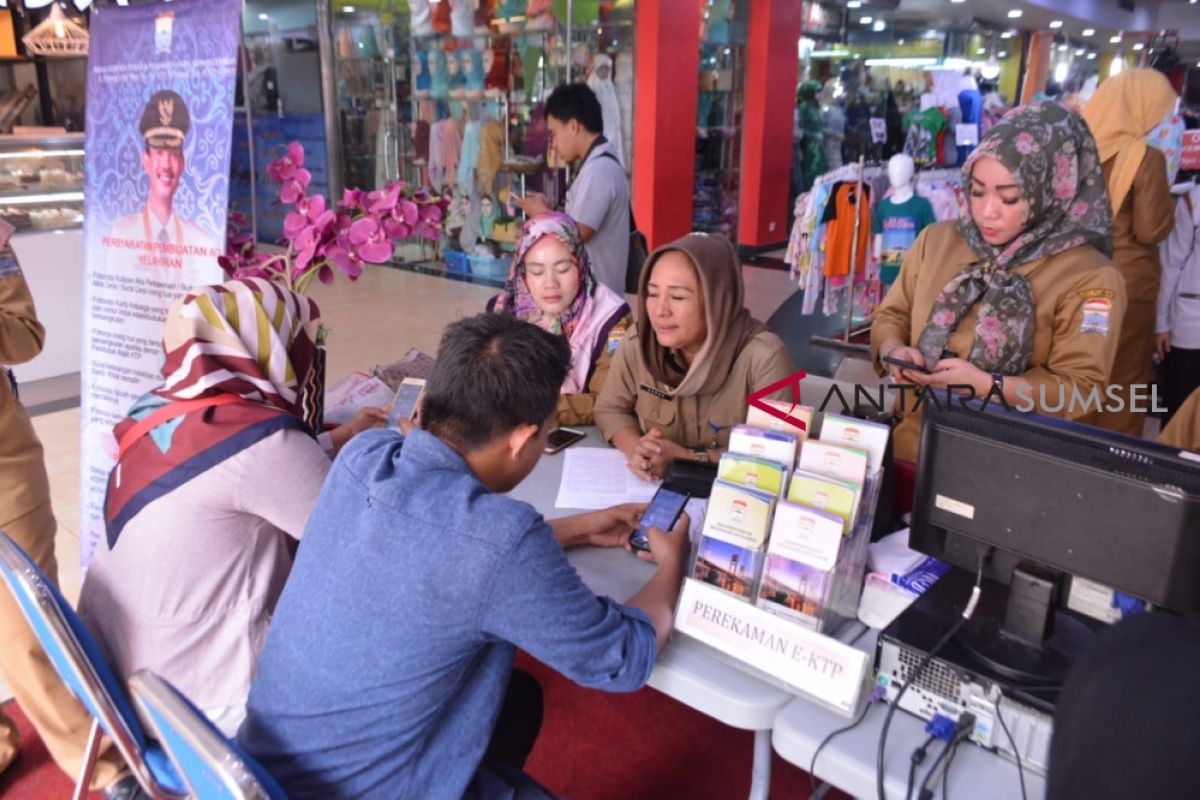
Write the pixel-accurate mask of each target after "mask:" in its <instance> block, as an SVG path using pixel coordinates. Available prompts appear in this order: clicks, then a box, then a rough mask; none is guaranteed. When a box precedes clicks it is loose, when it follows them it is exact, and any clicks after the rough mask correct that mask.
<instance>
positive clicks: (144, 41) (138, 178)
mask: <svg viewBox="0 0 1200 800" xmlns="http://www.w3.org/2000/svg"><path fill="white" fill-rule="evenodd" d="M241 9H242V2H241V0H177V1H176V2H174V3H170V4H162V3H160V4H156V5H153V6H134V7H128V8H125V7H105V8H102V9H97V10H96V11H95V12H94V13H93V15H92V23H91V31H90V32H91V50H90V53H89V57H88V84H87V93H88V94H87V96H88V103H87V125H86V145H85V146H86V150H87V175H86V185H85V198H86V199H85V203H86V206H85V211H84V234H83V235H84V250H85V253H86V256H85V277H84V314H85V320H84V348H83V353H84V357H83V370H82V392H83V397H82V436H83V443H82V448H81V452H82V458H81V471H82V474H81V482H80V492H81V495H82V497H81V509H80V513H81V520H80V530H79V543H80V560H81V562H82V564H83V565H84V567H85V568H86V566H87V563H88V561H89V560H90V559H91V554H92V550H93V548H94V547H95V546H96V544H97V542H99V541H101V539H102V538H103V531H104V522H103V504H104V493H105V488H106V483H107V480H108V474H109V471H110V470H111V469H112V466H113V464H114V463H115V459H116V451H117V443H116V441H115V440H114V438H113V432H112V431H113V426H114V425H115V424H116V423H117V422H119V421H120V420H121V419H123V418H124V417H125V416H126V415H127V414H128V413H129V409H130V407H131V406H132V405H133V403H134V401H135V400H136V399H137V398H138V397H140V396H141V395H142V394H144V393H145V392H147V391H149V390H150V389H152V388H154V386H155V385H156V384H158V383H159V382H160V381H161V378H162V376H161V373H160V364H161V361H162V335H163V321H164V320H165V318H166V314H167V310H168V309H169V308H170V307H171V305H172V304H173V303H175V301H176V300H178V299H179V298H180V297H181V296H182V295H183V294H185V293H186V292H187V290H188V289H190V288H191V287H193V286H198V285H204V284H210V283H218V282H220V281H221V279H222V272H221V268H220V266H219V265H218V263H217V257H218V256H220V255H221V254H223V253H224V251H225V246H224V242H225V222H226V212H227V208H228V199H229V151H230V141H231V136H232V125H233V102H234V87H235V81H236V77H237V54H238V46H239V43H240V39H241Z"/></svg>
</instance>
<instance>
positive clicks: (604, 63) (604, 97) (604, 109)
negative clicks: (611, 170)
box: [587, 54, 628, 167]
mask: <svg viewBox="0 0 1200 800" xmlns="http://www.w3.org/2000/svg"><path fill="white" fill-rule="evenodd" d="M587 85H588V86H589V87H591V90H592V91H593V92H594V93H595V95H596V99H597V100H599V101H600V112H601V115H602V116H603V119H604V138H605V139H608V141H609V145H610V146H611V148H612V153H613V155H614V156H616V157H617V161H618V162H620V164H621V166H622V167H626V166H628V165H627V164H626V161H625V148H624V144H623V142H622V136H621V104H620V103H619V102H618V101H617V88H616V86H614V85H613V62H612V59H611V58H609V57H608V56H606V55H603V54H601V55H598V56H596V57H595V58H593V59H592V71H591V74H589V75H588V79H587Z"/></svg>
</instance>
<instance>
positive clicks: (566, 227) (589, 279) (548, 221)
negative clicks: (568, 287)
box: [494, 211, 596, 339]
mask: <svg viewBox="0 0 1200 800" xmlns="http://www.w3.org/2000/svg"><path fill="white" fill-rule="evenodd" d="M544 236H556V237H558V239H559V241H561V242H562V243H563V245H565V246H566V248H567V249H568V250H570V251H571V254H572V255H573V256H574V257H575V266H576V268H577V269H578V270H579V293H578V294H576V295H575V299H574V300H573V301H571V305H570V306H568V307H567V309H566V310H565V311H563V312H562V313H561V314H553V315H550V314H546V313H544V312H543V311H542V310H541V309H540V308H539V307H538V304H537V303H536V302H535V301H534V299H533V295H531V294H530V293H529V287H528V286H527V285H526V284H525V257H526V256H527V255H529V251H530V250H531V249H533V246H534V245H535V244H537V243H538V242H540V241H541V240H542V237H544ZM595 291H596V279H595V277H593V275H592V268H591V264H590V263H589V262H588V255H587V249H586V248H585V247H584V246H583V235H582V234H581V233H580V232H579V226H578V225H577V224H576V223H575V220H573V219H571V218H570V217H568V216H567V215H566V214H563V213H561V212H559V211H547V212H546V213H545V214H538V215H537V216H535V217H530V218H529V219H528V220H526V221H525V224H524V225H523V226H522V227H521V239H520V241H519V242H518V244H517V252H516V254H515V255H514V256H513V260H512V266H511V267H509V269H508V280H507V281H506V282H505V284H504V293H503V294H501V295H500V296H499V297H498V298H496V305H495V308H494V310H495V311H507V312H509V313H511V314H512V315H513V316H515V317H516V318H517V319H520V320H524V321H525V322H531V323H533V324H534V325H537V326H539V327H541V328H544V329H545V330H547V331H549V332H550V333H558V334H562V335H563V336H566V337H567V338H568V339H570V338H571V332H572V331H573V330H574V329H575V325H576V324H577V323H578V321H579V320H580V318H581V317H582V316H583V312H584V309H585V307H586V306H587V303H588V300H589V299H590V298H591V297H592V295H593V294H595Z"/></svg>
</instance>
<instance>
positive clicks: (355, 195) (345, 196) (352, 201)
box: [338, 189, 366, 209]
mask: <svg viewBox="0 0 1200 800" xmlns="http://www.w3.org/2000/svg"><path fill="white" fill-rule="evenodd" d="M364 197H366V195H365V193H364V192H363V191H362V190H361V189H345V190H343V191H342V202H340V203H338V205H340V206H341V207H342V208H355V209H357V208H362V207H363V198H364Z"/></svg>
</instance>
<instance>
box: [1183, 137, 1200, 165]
mask: <svg viewBox="0 0 1200 800" xmlns="http://www.w3.org/2000/svg"><path fill="white" fill-rule="evenodd" d="M1179 167H1180V168H1181V169H1200V130H1197V131H1184V132H1183V148H1182V149H1181V150H1180V154H1179Z"/></svg>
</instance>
